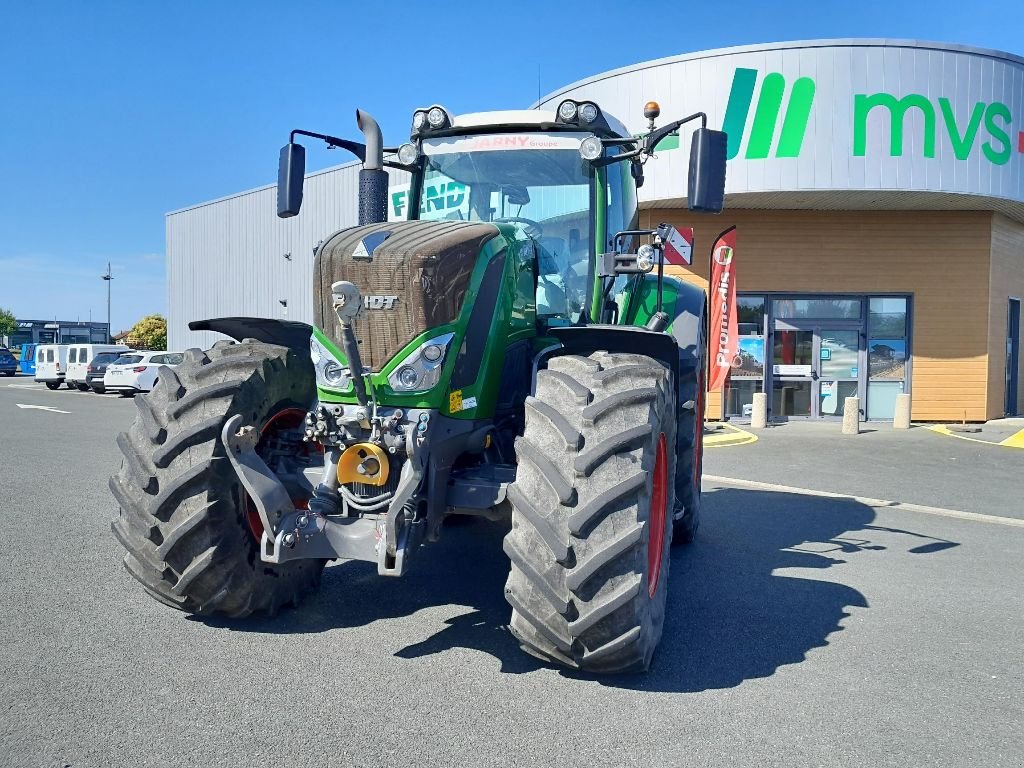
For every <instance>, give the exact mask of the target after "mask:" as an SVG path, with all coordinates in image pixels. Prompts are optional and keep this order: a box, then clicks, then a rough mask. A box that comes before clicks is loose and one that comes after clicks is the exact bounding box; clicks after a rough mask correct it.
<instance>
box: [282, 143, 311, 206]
mask: <svg viewBox="0 0 1024 768" xmlns="http://www.w3.org/2000/svg"><path fill="white" fill-rule="evenodd" d="M305 176H306V148H305V147H304V146H302V145H301V144H295V143H294V142H289V143H287V144H285V145H284V146H283V147H281V156H280V158H279V159H278V161H277V215H278V216H280V217H281V218H282V219H287V218H290V217H292V216H295V215H297V214H298V213H299V209H300V208H301V207H302V182H303V179H304V178H305Z"/></svg>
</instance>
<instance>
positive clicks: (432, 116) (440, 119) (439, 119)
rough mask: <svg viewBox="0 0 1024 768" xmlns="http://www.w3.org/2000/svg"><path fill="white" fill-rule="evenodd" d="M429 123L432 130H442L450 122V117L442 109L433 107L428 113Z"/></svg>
mask: <svg viewBox="0 0 1024 768" xmlns="http://www.w3.org/2000/svg"><path fill="white" fill-rule="evenodd" d="M427 122H428V123H430V127H431V128H442V127H444V124H445V123H447V122H448V115H446V114H445V112H444V110H443V109H441V108H440V107H431V108H430V111H429V112H427Z"/></svg>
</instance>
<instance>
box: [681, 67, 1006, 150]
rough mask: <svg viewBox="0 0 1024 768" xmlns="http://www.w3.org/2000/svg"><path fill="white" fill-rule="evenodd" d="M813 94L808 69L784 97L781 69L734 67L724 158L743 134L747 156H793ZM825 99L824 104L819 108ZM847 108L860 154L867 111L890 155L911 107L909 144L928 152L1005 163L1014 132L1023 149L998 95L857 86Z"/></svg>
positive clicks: (899, 147) (800, 142) (900, 146)
mask: <svg viewBox="0 0 1024 768" xmlns="http://www.w3.org/2000/svg"><path fill="white" fill-rule="evenodd" d="M755 92H756V94H757V100H756V105H755V100H754V96H755ZM814 94H815V83H814V80H812V79H811V78H809V77H799V78H797V79H796V80H795V81H793V85H792V88H790V89H789V92H788V98H787V93H786V78H785V76H784V75H782V74H781V73H779V72H771V73H769V74H767V75H765V76H764V78H763V80H761V83H760V88H758V71H757V70H756V69H746V68H742V67H741V68H738V69H737V70H736V71H735V72H734V73H733V77H732V88H731V89H730V91H729V101H728V102H727V104H726V108H725V119H724V120H723V121H722V130H724V131H725V132H726V133H727V134H728V135H729V145H728V147H729V152H728V156H729V159H730V160H732V159H734V158H737V157H739V155H740V149H741V147H742V146H743V142H744V140H746V151H745V152H744V153H743V158H744V159H746V160H764V159H766V158H768V157H770V156H774V157H778V158H790V157H799V156H800V151H801V149H802V148H803V143H804V134H805V133H806V131H807V121H808V119H809V117H810V114H811V108H812V106H813V105H814ZM751 107H753V110H751ZM828 107H829V105H825V107H824V108H826V109H827V108H828ZM820 108H821V107H819V109H820ZM751 112H752V113H753V114H751ZM852 114H853V126H852V133H853V146H852V154H853V156H854V157H864V156H865V155H866V154H867V153H868V145H869V142H868V133H869V130H868V128H869V121H868V118H869V116H871V115H872V114H874V115H876V116H878V115H881V121H879V120H878V119H877V118H876V119H875V121H873V122H872V123H871V128H872V130H882V129H883V128H884V127H885V126H886V125H887V126H888V128H889V148H888V149H889V155H890V156H891V157H903V154H904V143H905V142H904V139H905V138H911V137H910V135H909V133H908V130H907V122H908V119H909V117H910V116H911V115H916V116H918V119H917V120H914V121H913V122H912V123H911V125H920V130H921V133H920V134H919V135H918V136H914V137H913V138H915V139H918V140H917V141H914V142H913V144H914V145H915V146H919V147H920V152H921V154H922V155H923V156H924V157H926V158H933V157H935V152H936V145H937V143H938V142H940V141H948V146H949V148H950V150H951V152H952V155H953V157H955V158H956V159H957V160H967V159H968V158H970V157H971V156H972V154H976V153H977V152H978V151H980V152H981V154H982V156H983V157H984V158H985V159H986V160H988V161H989V162H990V163H993V164H994V165H1005V164H1006V163H1008V162H1009V160H1010V157H1011V155H1012V153H1013V149H1014V147H1013V141H1012V139H1011V137H1013V136H1014V135H1015V134H1016V139H1017V142H1016V143H1017V147H1016V148H1017V151H1018V152H1024V131H1013V130H1011V128H1012V124H1013V116H1012V114H1011V112H1010V108H1009V107H1008V106H1007V105H1006V104H1003V103H1002V102H999V101H993V102H984V101H976V102H966V103H965V102H963V101H959V102H957V103H954V102H953V101H952V100H951V99H948V98H946V97H944V96H940V97H937V98H934V99H932V98H929V97H927V96H923V95H922V94H919V93H910V94H907V95H904V96H895V95H893V94H891V93H884V92H880V93H872V94H867V93H857V94H854V95H853V112H852ZM780 116H781V118H782V126H781V128H779V118H780ZM886 117H888V120H886ZM748 129H749V130H748ZM776 136H778V139H777V141H776ZM664 148H666V149H667V148H669V147H664ZM773 149H774V152H773ZM883 151H884V150H883Z"/></svg>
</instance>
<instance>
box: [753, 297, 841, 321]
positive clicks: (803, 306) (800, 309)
mask: <svg viewBox="0 0 1024 768" xmlns="http://www.w3.org/2000/svg"><path fill="white" fill-rule="evenodd" d="M860 304H861V302H860V299H845V298H838V297H834V298H822V299H775V300H774V301H772V312H773V313H774V315H775V317H777V318H779V319H782V320H804V319H810V318H813V319H816V320H817V319H822V320H859V319H860Z"/></svg>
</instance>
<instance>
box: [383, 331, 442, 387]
mask: <svg viewBox="0 0 1024 768" xmlns="http://www.w3.org/2000/svg"><path fill="white" fill-rule="evenodd" d="M454 336H455V334H454V333H446V334H444V335H443V336H435V337H434V338H433V339H427V340H426V341H425V342H423V344H421V345H420V348H419V349H417V350H416V351H415V352H413V353H412V354H411V355H409V357H407V358H406V359H405V360H404V361H403V362H402V364H401V365H400V366H399V367H398V368H397V369H395V370H394V371H393V372H392V373H391V375H390V376H388V384H389V385H390V386H391V388H392V389H393V390H395V391H396V392H425V391H426V390H428V389H430V388H432V387H433V386H435V385H436V384H437V382H438V381H440V380H441V368H442V367H443V366H444V357H445V354H446V353H447V351H448V345H449V344H450V343H451V341H452V338H453V337H454Z"/></svg>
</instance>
